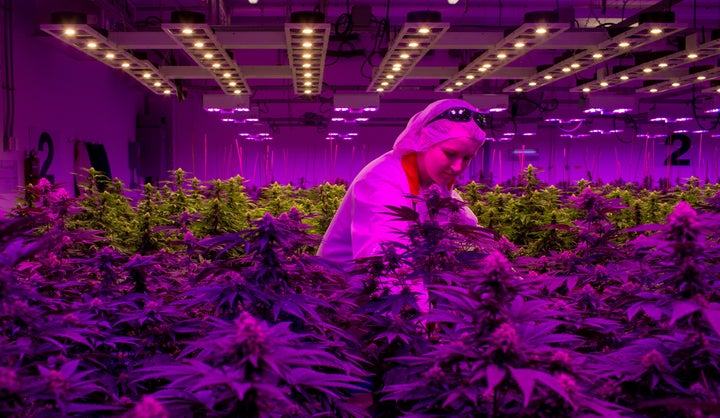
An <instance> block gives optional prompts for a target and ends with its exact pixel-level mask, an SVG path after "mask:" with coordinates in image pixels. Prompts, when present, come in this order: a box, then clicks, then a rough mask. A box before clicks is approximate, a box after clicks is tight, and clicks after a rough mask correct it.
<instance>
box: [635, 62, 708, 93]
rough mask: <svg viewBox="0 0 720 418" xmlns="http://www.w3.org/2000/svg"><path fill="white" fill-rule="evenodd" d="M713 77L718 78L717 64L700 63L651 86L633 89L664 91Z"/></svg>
mask: <svg viewBox="0 0 720 418" xmlns="http://www.w3.org/2000/svg"><path fill="white" fill-rule="evenodd" d="M714 78H720V68H719V67H718V66H717V65H700V66H695V67H691V68H690V69H689V71H688V72H687V73H686V74H684V75H680V76H677V77H673V79H672V80H665V81H660V82H657V83H653V84H652V85H651V86H644V87H641V88H639V89H637V90H635V91H636V92H637V93H658V92H665V91H668V90H672V89H676V88H680V87H687V86H690V85H693V84H696V83H699V82H702V81H704V80H708V79H714Z"/></svg>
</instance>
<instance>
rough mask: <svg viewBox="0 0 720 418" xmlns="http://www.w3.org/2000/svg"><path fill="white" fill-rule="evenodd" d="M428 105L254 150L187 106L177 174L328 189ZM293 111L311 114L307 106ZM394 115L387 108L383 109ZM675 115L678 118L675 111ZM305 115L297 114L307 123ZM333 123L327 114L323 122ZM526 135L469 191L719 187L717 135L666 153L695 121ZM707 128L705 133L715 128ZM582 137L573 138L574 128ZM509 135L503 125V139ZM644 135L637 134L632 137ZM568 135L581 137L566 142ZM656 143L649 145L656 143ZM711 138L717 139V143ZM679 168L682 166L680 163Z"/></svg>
mask: <svg viewBox="0 0 720 418" xmlns="http://www.w3.org/2000/svg"><path fill="white" fill-rule="evenodd" d="M423 103H424V102H423V101H421V100H419V101H418V102H417V103H407V104H404V105H398V104H395V105H393V106H394V109H393V111H392V112H390V113H391V114H394V115H396V116H397V118H396V119H394V121H395V122H394V124H391V125H392V126H386V127H373V126H362V125H361V126H360V128H359V129H358V133H359V135H358V137H357V138H356V139H355V140H353V141H337V140H335V141H327V140H325V139H324V138H325V132H324V131H319V130H318V128H316V127H314V126H279V127H278V128H277V130H276V132H275V133H274V134H273V137H274V139H273V140H272V141H269V142H264V143H256V142H251V141H246V140H243V139H238V137H237V136H236V134H237V132H238V131H240V130H241V126H239V125H232V124H228V123H222V122H219V119H220V117H219V116H218V115H217V114H212V113H208V112H204V111H202V110H199V109H201V108H202V105H201V103H200V100H199V99H197V98H189V99H188V100H187V101H185V102H183V103H182V104H180V105H178V106H177V107H176V110H175V114H174V121H175V124H174V130H175V132H176V134H175V136H174V140H175V145H176V148H175V158H176V162H177V166H178V167H182V168H183V169H185V170H186V171H190V172H192V173H194V175H195V176H197V177H198V178H201V179H210V178H218V177H219V178H226V177H229V176H233V175H238V174H239V175H242V176H243V177H245V178H246V179H247V180H248V181H249V183H250V184H254V185H264V184H267V183H268V182H271V181H277V182H279V183H293V184H295V185H298V184H300V183H301V182H302V183H303V184H305V185H315V184H318V183H321V182H323V181H335V180H336V179H338V178H339V179H345V180H349V179H352V178H353V177H354V176H355V175H356V174H357V173H358V172H359V171H360V169H361V168H362V167H363V166H364V165H365V164H366V163H367V162H369V161H371V160H372V159H373V158H375V157H377V156H379V155H381V154H382V153H383V152H385V151H387V150H389V149H391V147H392V144H393V141H394V139H395V137H396V136H397V135H398V134H399V133H400V132H401V131H402V129H403V126H402V123H403V122H404V121H406V120H407V119H408V118H409V117H410V116H411V115H412V114H413V113H414V112H416V111H417V110H420V109H421V108H422V107H423ZM293 106H296V109H301V108H303V106H304V110H308V109H310V110H312V109H313V108H312V107H310V108H308V107H307V106H305V105H293ZM383 106H388V105H386V104H383V103H382V102H381V107H383ZM677 109H682V106H678V108H677ZM314 110H315V111H318V107H317V106H316V107H315V108H314ZM302 113H303V111H295V114H296V115H297V114H302ZM327 115H329V114H326V116H327ZM536 119H537V120H536V121H535V122H534V123H532V124H530V125H529V126H520V127H519V128H518V132H522V131H523V129H525V128H530V130H532V131H533V132H535V133H536V134H535V135H534V136H521V135H517V136H515V137H514V138H513V139H512V140H511V141H509V142H487V143H486V145H485V146H484V147H483V148H482V150H481V152H480V154H479V155H478V157H477V158H476V159H475V160H473V162H472V163H471V165H470V167H469V168H468V171H467V173H466V175H465V176H464V177H463V178H462V179H460V183H463V182H465V181H467V180H469V179H479V178H480V176H481V172H482V173H484V176H485V177H487V175H488V173H492V179H493V180H494V181H495V182H503V181H506V180H508V179H510V178H512V177H513V176H517V175H518V174H519V173H520V172H521V171H522V169H523V168H524V167H527V165H528V164H532V165H533V166H534V167H536V168H538V170H539V173H538V177H539V178H540V180H542V181H544V182H547V183H549V184H557V183H558V182H560V181H571V182H572V181H577V180H579V179H595V180H597V179H601V180H603V181H605V182H609V181H613V180H617V179H623V180H625V181H642V180H643V179H644V178H645V177H646V176H651V177H652V178H653V180H654V183H655V184H656V185H657V181H658V179H659V178H661V177H664V178H669V179H670V180H671V181H672V182H673V183H675V182H678V181H679V182H684V181H686V180H687V178H689V177H690V176H695V177H698V178H700V179H701V181H706V179H707V180H709V181H711V182H715V181H718V179H719V178H720V167H719V164H720V162H719V160H718V156H719V155H720V137H718V135H719V134H720V129H718V127H715V129H714V130H712V131H710V132H705V133H693V132H687V133H684V134H683V135H686V136H687V138H688V144H687V145H688V149H687V150H683V149H681V148H682V147H683V143H682V140H681V139H679V138H678V139H676V140H674V141H671V142H669V143H667V144H666V141H667V140H668V136H669V135H672V134H673V131H675V130H679V129H685V130H688V131H693V130H698V129H699V128H698V126H697V124H696V123H695V122H694V121H690V122H686V123H683V124H662V123H653V124H639V125H638V126H637V128H635V127H634V126H631V124H628V125H627V126H626V125H625V123H624V122H622V121H621V122H616V123H615V126H614V127H615V128H622V129H624V131H623V132H619V133H610V134H597V133H594V134H593V133H588V132H589V131H591V130H593V129H595V130H598V129H601V130H604V131H609V130H610V129H611V128H613V126H612V125H613V123H612V119H608V118H604V119H595V120H594V121H592V122H591V121H590V119H588V121H586V122H584V123H583V124H581V125H580V126H577V124H572V126H571V125H566V124H560V125H557V124H552V123H546V122H543V121H542V118H536ZM713 122H714V121H711V120H707V119H706V120H703V121H702V124H703V126H706V127H711V126H712V125H713V124H714V123H713ZM575 128H577V129H575ZM508 129H510V130H512V126H511V125H510V124H509V123H507V124H506V126H503V127H502V129H500V130H499V131H498V132H495V134H496V136H500V135H501V134H502V132H505V131H507V130H508ZM636 132H637V133H638V134H639V135H637V136H636V135H635V133H636ZM563 135H573V136H578V135H584V136H579V137H567V136H563ZM653 135H654V136H655V137H651V136H653ZM713 135H715V136H714V137H713ZM522 149H530V150H534V151H535V154H534V155H528V156H526V157H520V156H514V155H513V153H514V152H518V151H517V150H522ZM673 153H676V154H677V155H676V158H675V160H687V164H688V165H673V164H668V165H666V164H665V161H666V160H668V159H669V158H670V157H671V154H673ZM678 163H680V164H682V162H681V161H678Z"/></svg>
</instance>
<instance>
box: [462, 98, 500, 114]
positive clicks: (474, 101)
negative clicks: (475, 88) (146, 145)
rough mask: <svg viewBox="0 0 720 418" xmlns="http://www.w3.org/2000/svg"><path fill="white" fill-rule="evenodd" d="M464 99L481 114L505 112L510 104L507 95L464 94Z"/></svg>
mask: <svg viewBox="0 0 720 418" xmlns="http://www.w3.org/2000/svg"><path fill="white" fill-rule="evenodd" d="M462 98H463V100H465V101H466V102H468V103H470V104H471V105H473V106H475V108H476V109H477V110H478V111H479V112H481V113H495V112H503V111H505V110H507V108H508V105H509V103H510V96H508V95H507V94H464V95H463V96H462Z"/></svg>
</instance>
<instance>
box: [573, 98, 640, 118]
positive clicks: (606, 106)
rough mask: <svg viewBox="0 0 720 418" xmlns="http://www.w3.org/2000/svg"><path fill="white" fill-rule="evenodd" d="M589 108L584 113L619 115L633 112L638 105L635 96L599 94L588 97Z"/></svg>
mask: <svg viewBox="0 0 720 418" xmlns="http://www.w3.org/2000/svg"><path fill="white" fill-rule="evenodd" d="M588 102H589V105H588V108H587V109H585V110H584V111H583V112H584V113H590V114H600V115H618V114H623V113H628V112H631V111H632V110H633V109H635V108H636V107H637V100H636V99H635V98H634V97H633V96H620V95H617V96H597V95H592V96H589V97H588Z"/></svg>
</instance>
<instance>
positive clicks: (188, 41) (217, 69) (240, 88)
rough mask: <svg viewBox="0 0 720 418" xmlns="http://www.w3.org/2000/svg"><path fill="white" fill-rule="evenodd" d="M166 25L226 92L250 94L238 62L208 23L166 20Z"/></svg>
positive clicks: (168, 30) (172, 35)
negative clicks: (169, 21) (170, 21)
mask: <svg viewBox="0 0 720 418" xmlns="http://www.w3.org/2000/svg"><path fill="white" fill-rule="evenodd" d="M161 27H162V29H163V30H164V31H165V33H167V34H168V35H169V36H170V38H171V39H173V40H174V41H175V43H176V44H177V45H179V46H180V47H182V49H184V50H185V52H186V53H187V54H188V56H190V58H192V59H193V61H195V63H196V64H197V65H198V66H200V67H202V68H204V69H205V70H206V71H207V72H208V74H210V75H211V76H212V78H214V79H215V81H216V82H217V83H218V85H219V86H220V88H221V89H222V90H223V91H224V92H225V94H234V95H241V94H250V93H251V91H250V87H249V86H248V85H247V83H246V81H245V77H244V76H243V74H242V72H241V71H240V69H239V68H238V65H237V62H235V60H234V59H233V58H232V57H230V54H229V53H228V52H227V51H226V50H225V49H224V48H223V47H222V45H221V44H220V42H219V41H218V39H217V37H216V36H215V33H214V32H213V30H212V29H211V28H210V26H209V25H208V24H206V23H163V24H162V25H161Z"/></svg>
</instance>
